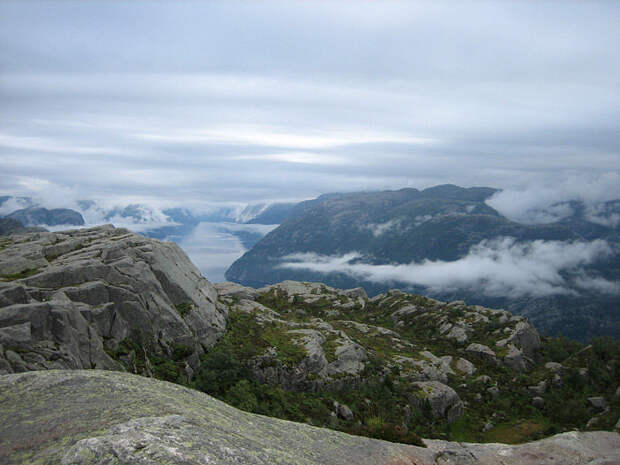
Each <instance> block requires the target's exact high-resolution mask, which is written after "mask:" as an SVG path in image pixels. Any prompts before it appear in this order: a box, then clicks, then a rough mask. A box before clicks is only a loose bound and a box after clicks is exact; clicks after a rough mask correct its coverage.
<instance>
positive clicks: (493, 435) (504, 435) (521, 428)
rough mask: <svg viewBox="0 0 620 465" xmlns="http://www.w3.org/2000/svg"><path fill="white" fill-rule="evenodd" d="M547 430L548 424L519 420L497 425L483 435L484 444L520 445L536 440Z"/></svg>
mask: <svg viewBox="0 0 620 465" xmlns="http://www.w3.org/2000/svg"><path fill="white" fill-rule="evenodd" d="M547 428H548V423H547V422H545V421H537V420H521V421H517V422H511V423H504V424H501V425H497V426H495V427H494V428H492V429H490V430H489V431H487V432H486V433H484V434H483V441H484V442H500V443H503V444H520V443H523V442H527V441H531V440H533V439H538V437H539V435H540V434H542V433H543V432H544V431H545V430H546V429H547Z"/></svg>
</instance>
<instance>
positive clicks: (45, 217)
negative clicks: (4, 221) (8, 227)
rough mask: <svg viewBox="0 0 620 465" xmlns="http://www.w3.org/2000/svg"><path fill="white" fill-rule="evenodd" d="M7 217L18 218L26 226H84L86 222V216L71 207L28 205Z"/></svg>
mask: <svg viewBox="0 0 620 465" xmlns="http://www.w3.org/2000/svg"><path fill="white" fill-rule="evenodd" d="M6 218H12V219H14V220H18V221H19V222H21V223H22V224H23V225H25V226H37V225H47V226H58V225H74V226H82V225H83V224H84V218H82V215H81V214H80V213H79V212H77V211H75V210H71V209H69V208H54V209H52V210H48V209H47V208H43V207H28V208H23V209H21V210H16V211H14V212H13V213H10V214H8V215H6Z"/></svg>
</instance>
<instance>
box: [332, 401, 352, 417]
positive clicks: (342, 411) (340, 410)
mask: <svg viewBox="0 0 620 465" xmlns="http://www.w3.org/2000/svg"><path fill="white" fill-rule="evenodd" d="M334 409H335V410H336V414H337V415H338V416H339V417H340V418H342V419H343V420H346V421H353V419H354V415H353V412H352V411H351V409H350V408H349V407H348V406H347V405H345V404H340V403H338V402H334Z"/></svg>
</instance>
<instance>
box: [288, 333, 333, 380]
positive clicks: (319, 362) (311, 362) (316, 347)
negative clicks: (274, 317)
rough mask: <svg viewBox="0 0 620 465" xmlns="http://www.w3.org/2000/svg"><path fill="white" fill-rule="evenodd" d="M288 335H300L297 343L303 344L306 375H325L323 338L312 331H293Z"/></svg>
mask: <svg viewBox="0 0 620 465" xmlns="http://www.w3.org/2000/svg"><path fill="white" fill-rule="evenodd" d="M287 333H288V334H292V335H301V336H302V337H301V338H300V339H299V341H300V342H301V343H302V344H303V346H304V349H305V350H306V353H307V354H308V355H307V357H306V358H305V359H304V360H303V362H302V363H303V364H304V365H305V367H306V369H307V372H308V374H310V373H314V374H317V375H323V376H324V375H325V374H326V373H325V372H326V368H327V358H326V357H325V352H324V351H323V344H325V336H324V335H323V334H322V333H321V332H319V331H317V330H314V329H293V330H289V331H287Z"/></svg>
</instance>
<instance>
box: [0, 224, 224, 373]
mask: <svg viewBox="0 0 620 465" xmlns="http://www.w3.org/2000/svg"><path fill="white" fill-rule="evenodd" d="M14 242H19V243H18V244H14V245H10V246H9V247H7V248H5V249H2V250H0V267H2V269H3V270H4V269H5V264H7V263H14V262H15V261H16V260H18V259H20V257H21V259H23V260H25V261H30V262H31V261H33V260H35V261H36V262H37V263H36V265H37V268H39V272H38V273H37V274H35V275H33V276H30V277H27V278H24V279H21V280H19V281H17V282H12V283H2V284H1V285H0V339H2V340H7V341H8V340H9V339H11V340H13V341H14V342H15V341H17V340H19V341H20V345H19V346H20V347H22V346H23V348H25V349H28V348H29V347H30V346H31V345H32V346H35V345H36V344H38V343H39V342H41V341H43V340H47V341H52V342H53V343H54V344H56V345H57V346H58V347H59V348H60V355H54V360H49V362H50V363H48V364H47V366H57V365H58V364H60V366H61V367H66V368H91V367H100V368H118V367H119V366H118V365H117V364H116V363H115V362H113V361H112V360H111V359H110V357H109V356H108V355H107V354H106V353H105V351H104V350H103V341H104V339H105V341H106V347H108V348H112V349H114V348H116V347H118V345H119V344H120V343H121V342H122V341H123V340H124V339H125V338H127V337H136V338H139V339H140V340H141V341H143V340H144V339H145V338H146V339H150V341H149V345H150V346H151V347H153V350H154V351H155V352H158V353H164V354H165V353H169V352H170V350H172V349H171V348H172V347H174V346H178V345H182V346H187V347H190V348H192V349H194V350H193V355H192V356H190V357H189V358H188V361H189V362H190V364H191V365H192V369H196V368H197V364H198V363H199V359H198V355H200V354H201V353H203V350H204V348H208V347H210V346H212V345H213V344H214V343H215V342H216V341H217V340H218V338H219V337H220V336H221V335H222V334H223V333H224V331H225V329H226V318H227V307H226V306H219V307H218V306H216V302H217V292H216V290H215V288H214V287H213V286H212V285H211V283H209V282H208V281H207V280H206V279H204V278H203V277H202V276H201V275H200V273H199V271H198V269H197V268H196V267H195V266H194V265H193V264H192V263H191V262H190V260H189V259H188V258H187V256H186V255H185V253H184V252H183V251H182V250H181V249H180V248H179V247H178V246H177V245H175V244H172V243H167V242H161V241H157V240H155V239H149V238H146V237H143V236H140V235H137V234H133V233H131V232H129V231H127V230H125V229H117V228H114V227H112V226H101V227H97V228H90V229H80V230H72V231H65V232H62V233H31V234H25V235H24V236H23V238H22V239H21V240H20V241H14ZM29 266H30V265H29ZM180 307H182V308H185V309H189V310H188V311H186V312H184V313H183V314H181V312H180V310H178V308H180ZM28 324H29V325H30V335H31V338H30V342H28V341H27V339H28V334H27V333H28V332H27V327H28ZM42 354H43V353H42ZM43 355H44V356H46V355H45V354H43ZM51 362H54V363H51ZM39 365H41V364H39Z"/></svg>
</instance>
